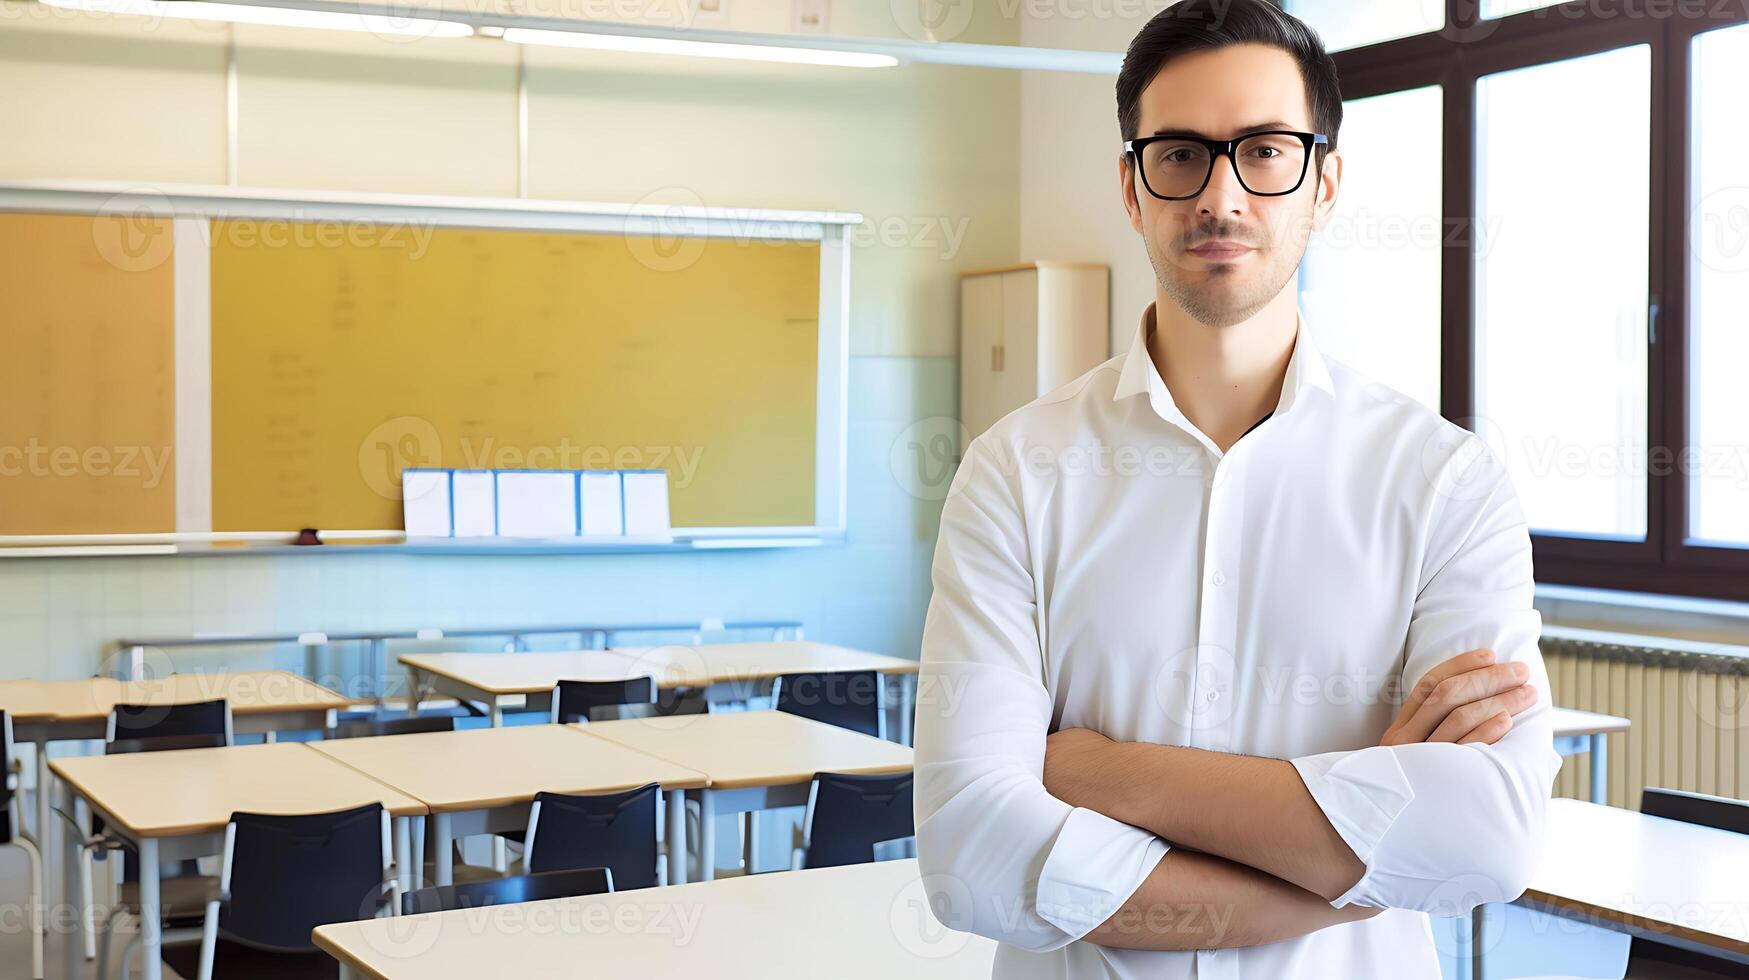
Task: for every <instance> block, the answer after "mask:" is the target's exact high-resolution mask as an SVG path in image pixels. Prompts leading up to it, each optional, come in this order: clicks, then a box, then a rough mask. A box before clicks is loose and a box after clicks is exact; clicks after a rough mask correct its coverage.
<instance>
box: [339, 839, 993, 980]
mask: <svg viewBox="0 0 1749 980" xmlns="http://www.w3.org/2000/svg"><path fill="white" fill-rule="evenodd" d="M315 940H316V945H317V946H320V947H321V948H322V949H324V950H326V951H327V952H328V953H329V955H331V956H333V957H334V958H335V959H338V960H340V961H341V962H342V963H347V964H350V965H352V966H353V967H355V968H356V969H358V970H359V972H361V973H363V974H364V975H365V976H367V977H372V978H375V980H403V978H415V977H417V978H419V980H477V978H479V977H504V976H530V977H535V976H539V977H558V976H574V975H577V971H578V970H579V969H581V968H582V965H583V964H587V968H588V972H589V975H590V976H600V977H608V976H625V977H631V976H665V977H666V976H673V977H679V976H695V977H713V976H717V977H720V976H733V975H740V974H743V973H746V974H753V973H756V974H757V975H758V976H760V977H763V978H767V980H817V978H819V977H823V976H830V977H833V978H835V980H877V978H878V980H890V978H892V977H904V978H905V980H988V978H989V976H990V971H991V968H992V965H993V961H994V957H995V950H996V944H995V943H994V942H992V941H990V940H988V939H984V938H982V937H980V936H973V935H971V934H969V933H963V932H952V931H949V930H947V929H945V928H943V927H942V926H940V925H939V924H938V923H937V922H936V921H935V919H934V917H933V916H932V915H931V914H930V912H929V902H928V898H927V896H926V895H925V893H924V891H923V886H922V882H921V881H920V880H919V879H918V872H917V862H916V861H888V862H884V863H880V864H859V865H852V866H849V867H843V868H822V869H819V870H814V871H778V872H774V873H771V874H761V875H751V876H746V877H739V878H726V879H722V880H719V881H705V882H697V883H694V884H688V885H673V886H670V887H667V888H645V889H639V890H635V891H625V892H617V893H614V894H611V895H589V896H584V897H580V898H561V899H554V900H551V901H545V902H529V903H525V904H521V905H501V906H497V907H495V908H492V909H490V910H483V909H470V910H463V911H457V912H436V913H432V914H429V915H420V916H404V917H402V918H399V919H367V920H364V921H362V922H344V923H337V924H334V925H326V926H321V927H319V928H317V929H316V932H315Z"/></svg>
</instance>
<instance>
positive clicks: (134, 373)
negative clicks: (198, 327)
mask: <svg viewBox="0 0 1749 980" xmlns="http://www.w3.org/2000/svg"><path fill="white" fill-rule="evenodd" d="M170 241H171V225H170V222H169V221H168V220H162V219H151V218H145V219H139V218H136V217H134V216H131V215H130V216H122V215H84V214H25V213H0V534H67V533H135V532H151V531H171V530H174V529H175V525H176V469H175V465H174V444H175V438H176V404H175V349H174V334H175V323H174V319H175V304H174V301H173V278H174V268H173V263H172V262H171V261H169V254H168V252H169V248H170Z"/></svg>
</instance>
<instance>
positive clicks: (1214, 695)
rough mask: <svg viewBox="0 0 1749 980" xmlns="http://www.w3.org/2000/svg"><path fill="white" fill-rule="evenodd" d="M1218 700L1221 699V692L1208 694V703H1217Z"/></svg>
mask: <svg viewBox="0 0 1749 980" xmlns="http://www.w3.org/2000/svg"><path fill="white" fill-rule="evenodd" d="M1220 699H1221V692H1219V691H1210V692H1209V700H1210V701H1219V700H1220Z"/></svg>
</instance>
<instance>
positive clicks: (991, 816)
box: [915, 437, 1166, 952]
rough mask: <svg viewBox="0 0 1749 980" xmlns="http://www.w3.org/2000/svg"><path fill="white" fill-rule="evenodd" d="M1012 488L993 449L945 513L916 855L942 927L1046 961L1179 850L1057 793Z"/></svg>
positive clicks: (970, 457) (930, 628)
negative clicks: (1050, 782) (1048, 771)
mask: <svg viewBox="0 0 1749 980" xmlns="http://www.w3.org/2000/svg"><path fill="white" fill-rule="evenodd" d="M1015 476H1016V474H1014V473H1004V472H1003V468H1002V467H1001V466H1000V465H999V464H998V462H997V460H996V457H995V454H993V453H992V452H991V451H990V450H989V447H987V446H986V445H985V441H984V437H980V439H978V440H976V441H974V442H973V443H972V445H971V446H970V447H969V448H968V450H967V453H966V458H965V460H964V461H963V462H962V463H961V465H960V470H959V472H958V473H957V474H956V475H955V477H954V483H953V486H952V489H951V491H950V493H949V495H948V499H947V501H946V502H945V504H944V506H943V509H942V516H941V534H940V537H939V539H938V540H937V542H936V549H935V562H934V568H933V580H934V587H935V591H934V595H933V597H932V598H931V599H930V603H929V612H928V615H927V617H926V619H925V621H924V628H923V655H922V660H923V664H922V674H921V676H920V678H919V681H918V689H917V722H916V739H915V740H916V772H917V780H916V784H915V792H916V795H915V806H916V826H917V857H918V860H919V862H920V864H921V866H922V871H923V876H924V878H923V880H924V886H925V888H926V890H927V891H928V893H929V897H930V906H931V908H932V909H933V910H934V912H935V914H936V916H937V917H938V918H939V919H941V921H942V923H943V924H944V925H946V926H948V927H950V928H954V929H959V930H961V931H965V932H973V933H977V934H979V935H982V936H987V937H989V938H991V939H996V940H999V941H1001V942H1005V943H1009V944H1012V945H1015V946H1018V947H1021V948H1023V949H1028V950H1032V951H1035V952H1042V951H1046V950H1052V949H1057V948H1059V947H1061V946H1064V945H1067V944H1068V943H1070V942H1073V941H1074V940H1077V939H1079V938H1081V937H1082V936H1084V935H1086V934H1087V933H1088V932H1089V931H1091V930H1092V929H1093V928H1094V927H1095V926H1098V925H1099V924H1100V923H1101V922H1103V921H1105V920H1106V919H1107V918H1109V917H1110V916H1111V914H1112V913H1113V912H1115V911H1117V910H1118V909H1119V908H1120V907H1121V906H1122V905H1123V903H1124V902H1125V901H1126V900H1128V898H1129V897H1130V895H1131V894H1133V893H1134V892H1135V890H1136V888H1137V887H1139V886H1140V885H1141V883H1142V882H1143V881H1144V880H1145V879H1146V878H1147V877H1148V874H1149V873H1150V872H1151V871H1152V870H1153V867H1154V865H1155V864H1156V863H1158V861H1159V860H1160V858H1161V857H1162V856H1164V855H1165V853H1166V844H1165V842H1164V841H1162V840H1160V839H1159V838H1158V837H1156V836H1154V835H1153V834H1151V833H1148V832H1147V831H1144V830H1139V829H1137V828H1135V827H1131V826H1129V825H1128V824H1124V823H1120V822H1118V821H1116V820H1112V819H1110V818H1109V817H1105V816H1103V815H1101V814H1099V813H1095V812H1094V811H1092V810H1087V809H1081V808H1073V807H1070V806H1069V805H1068V804H1067V803H1064V802H1062V801H1061V800H1058V799H1056V798H1055V797H1053V796H1051V795H1050V794H1049V793H1048V792H1046V791H1045V787H1044V781H1043V773H1044V758H1045V737H1046V735H1047V734H1048V733H1049V728H1050V721H1051V713H1052V712H1051V699H1050V696H1049V694H1048V693H1047V692H1046V690H1045V686H1044V682H1043V660H1042V656H1041V653H1040V646H1039V629H1038V622H1037V601H1036V595H1035V591H1034V586H1033V576H1032V573H1031V571H1030V562H1029V560H1028V549H1027V544H1026V532H1025V523H1024V520H1023V518H1022V515H1021V511H1020V506H1019V495H1018V493H1017V492H1016V490H1015V488H1014V483H1013V479H1014V478H1015Z"/></svg>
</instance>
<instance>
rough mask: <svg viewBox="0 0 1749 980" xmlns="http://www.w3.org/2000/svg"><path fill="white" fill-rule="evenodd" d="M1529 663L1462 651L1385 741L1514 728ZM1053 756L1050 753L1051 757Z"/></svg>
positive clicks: (1411, 703) (1525, 696) (1453, 738)
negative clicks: (1507, 660)
mask: <svg viewBox="0 0 1749 980" xmlns="http://www.w3.org/2000/svg"><path fill="white" fill-rule="evenodd" d="M1529 676H1530V670H1529V668H1528V667H1526V666H1525V665H1524V664H1523V663H1520V662H1518V661H1512V662H1509V663H1503V664H1498V663H1495V662H1494V651H1492V650H1487V649H1481V650H1471V651H1469V652H1468V653H1460V654H1458V655H1457V656H1455V657H1453V658H1451V659H1450V660H1447V661H1445V662H1444V663H1442V664H1440V665H1439V666H1437V667H1435V668H1433V669H1432V670H1430V671H1428V672H1427V676H1425V677H1423V678H1421V680H1420V681H1418V682H1416V684H1415V687H1414V689H1413V690H1411V691H1410V692H1409V697H1408V700H1406V701H1404V702H1403V707H1402V709H1401V710H1400V711H1398V712H1397V720H1396V721H1393V722H1391V727H1389V728H1387V729H1385V734H1384V737H1383V738H1381V739H1380V740H1379V744H1380V745H1408V744H1411V743H1415V742H1457V743H1458V744H1460V745H1462V744H1467V743H1470V742H1482V743H1484V744H1488V745H1492V744H1493V743H1495V742H1498V741H1500V740H1501V739H1502V738H1505V737H1506V733H1507V732H1509V731H1511V730H1512V716H1513V715H1515V714H1517V713H1519V712H1520V711H1523V710H1524V709H1526V708H1528V707H1530V706H1531V705H1533V704H1535V703H1536V689H1535V688H1533V687H1531V686H1530V685H1529V684H1526V683H1525V678H1527V677H1529ZM1047 759H1048V757H1047Z"/></svg>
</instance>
